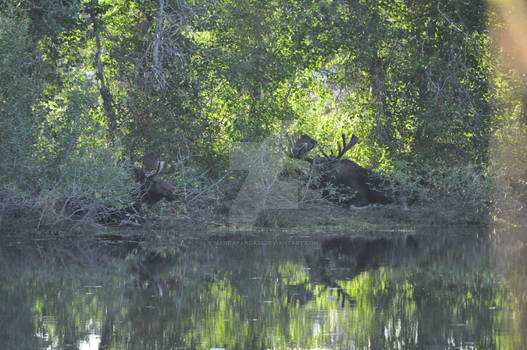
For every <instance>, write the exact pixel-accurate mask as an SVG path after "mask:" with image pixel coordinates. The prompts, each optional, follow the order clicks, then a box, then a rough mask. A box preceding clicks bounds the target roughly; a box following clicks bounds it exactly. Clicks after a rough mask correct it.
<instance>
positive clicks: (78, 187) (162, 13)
mask: <svg viewBox="0 0 527 350" xmlns="http://www.w3.org/2000/svg"><path fill="white" fill-rule="evenodd" d="M0 3H1V6H0V62H2V64H1V66H0V81H1V89H0V147H1V149H2V158H1V159H0V184H1V185H2V188H4V190H6V189H7V191H9V192H10V193H19V194H21V195H30V194H33V195H35V194H39V193H41V192H42V191H43V190H49V189H50V188H56V187H57V184H58V183H60V184H61V187H62V188H66V190H65V191H70V192H76V191H81V192H82V191H85V190H88V189H90V188H94V187H97V186H98V184H101V183H104V184H106V186H107V187H108V188H110V187H111V188H112V191H119V188H120V187H119V184H121V187H122V184H123V181H125V180H124V179H125V178H126V176H127V175H126V174H124V173H123V172H121V171H120V170H119V169H118V167H116V164H118V161H119V159H123V158H125V157H126V158H127V159H131V160H132V161H133V160H137V159H139V157H140V156H141V155H143V154H145V153H147V152H149V151H152V150H159V151H160V152H161V153H162V154H164V155H167V156H168V157H170V158H171V159H179V160H184V164H185V165H186V166H187V167H188V168H193V169H196V173H195V174H199V173H200V172H201V171H205V172H206V174H207V176H209V177H211V178H212V177H215V176H218V175H219V174H221V173H222V172H223V171H225V170H228V157H229V152H230V150H231V148H232V147H233V145H234V144H235V143H238V142H244V141H254V142H259V141H263V140H265V139H266V138H267V137H268V136H269V135H271V134H277V133H280V130H281V128H283V127H284V125H288V128H289V131H290V132H296V133H297V134H299V133H306V134H309V135H311V136H312V137H314V138H315V139H317V140H319V142H320V144H321V147H322V148H326V149H332V148H333V149H334V148H335V146H336V144H337V142H338V140H339V139H340V137H341V134H342V133H345V134H348V135H351V134H355V135H356V136H357V137H358V138H359V140H360V141H359V145H358V146H357V147H355V148H354V149H353V150H352V152H350V154H349V156H350V157H351V158H352V159H354V160H355V161H357V162H359V163H360V164H361V165H363V166H365V167H368V168H374V169H381V170H382V169H384V171H388V172H389V171H391V170H393V169H397V167H400V166H401V164H403V165H404V166H403V167H404V169H405V171H407V172H409V173H413V174H417V175H419V174H420V176H422V175H423V174H424V173H427V172H430V169H435V170H436V171H437V169H445V168H448V167H452V166H459V165H460V164H461V165H468V164H470V166H471V167H473V168H476V169H479V170H478V171H480V172H481V173H485V171H486V170H485V169H487V167H488V166H489V164H490V160H491V153H492V148H491V147H489V145H491V143H496V142H500V139H504V138H506V134H505V133H503V132H502V133H501V134H500V133H499V132H498V131H499V130H502V129H503V127H505V126H511V125H517V124H518V123H519V124H522V123H523V122H524V121H525V112H524V110H525V108H523V105H524V104H525V101H527V100H526V99H525V96H527V94H526V93H525V92H524V90H525V89H524V88H523V84H522V82H521V80H522V78H521V74H518V72H517V71H515V70H514V69H512V68H511V67H510V66H506V65H504V64H503V61H502V60H500V58H499V57H500V54H501V53H502V49H501V48H500V47H499V46H498V45H496V40H494V34H493V30H492V28H506V27H507V26H508V25H509V24H510V23H508V22H507V21H506V20H505V19H504V18H502V15H501V12H500V8H499V6H494V5H492V4H493V3H490V5H489V4H488V3H486V2H485V1H483V0H471V1H459V0H442V1H438V2H426V1H420V0H396V1H367V0H339V1H332V0H321V1H319V0H317V1H303V0H283V1H282V0H280V1H268V0H264V1H260V0H229V1H222V0H212V1H210V0H206V1H201V0H194V1H184V0H155V1H154V0H151V1H150V0H117V1H114V0H112V1H110V0H89V1H86V0H39V1H13V0H2V1H0ZM196 176H198V175H196ZM123 191H124V190H123ZM124 192H125V191H124ZM124 192H123V193H124Z"/></svg>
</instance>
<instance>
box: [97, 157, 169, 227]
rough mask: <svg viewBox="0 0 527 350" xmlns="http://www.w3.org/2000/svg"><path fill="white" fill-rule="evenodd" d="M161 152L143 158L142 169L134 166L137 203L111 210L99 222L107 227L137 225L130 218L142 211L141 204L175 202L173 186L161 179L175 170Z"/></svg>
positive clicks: (104, 213)
mask: <svg viewBox="0 0 527 350" xmlns="http://www.w3.org/2000/svg"><path fill="white" fill-rule="evenodd" d="M159 157H160V152H150V153H148V154H146V155H145V156H144V157H142V158H141V163H142V167H137V166H132V171H133V174H134V177H135V180H136V182H137V183H138V184H139V187H138V188H137V189H136V190H135V194H136V200H135V203H134V204H133V205H131V206H129V207H127V208H125V209H110V210H109V211H105V212H103V213H101V215H99V216H100V217H99V218H98V221H99V222H100V223H103V224H106V225H123V224H128V225H133V226H135V225H137V224H136V223H134V222H132V221H130V220H128V219H129V217H130V216H132V215H134V214H137V213H139V212H140V211H141V204H142V203H146V204H147V205H153V204H155V203H157V202H159V201H161V200H162V199H163V198H164V199H166V200H167V201H169V202H171V201H174V200H175V199H176V198H175V196H174V194H173V192H172V186H171V185H170V184H169V183H168V182H166V181H165V180H163V179H162V178H161V176H160V175H161V174H170V173H173V172H174V168H173V167H172V166H169V165H168V163H166V162H164V161H161V160H160V159H159Z"/></svg>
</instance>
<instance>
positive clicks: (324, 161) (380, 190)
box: [286, 134, 406, 207]
mask: <svg viewBox="0 0 527 350" xmlns="http://www.w3.org/2000/svg"><path fill="white" fill-rule="evenodd" d="M357 142H358V138H357V137H356V136H355V135H353V136H352V137H351V138H350V140H349V141H348V142H346V136H345V135H344V134H342V146H341V145H340V144H339V145H338V152H337V155H334V154H333V151H332V152H331V154H330V155H327V154H325V153H324V152H323V151H321V153H322V156H317V157H315V158H309V157H307V154H308V153H309V151H311V150H312V149H313V148H315V146H316V145H317V141H315V140H313V139H312V138H311V137H309V136H307V135H302V136H301V137H300V138H299V139H298V140H296V142H294V141H293V140H292V139H291V138H290V137H289V144H288V148H287V151H286V154H287V155H288V156H289V157H291V158H296V159H301V160H305V161H307V162H309V163H310V164H311V167H312V169H313V170H314V174H316V176H317V177H318V180H319V186H318V187H321V188H322V189H323V191H324V192H323V194H324V196H326V197H328V198H329V199H330V200H333V201H337V202H339V203H342V204H345V205H347V206H355V207H363V206H366V205H368V204H388V203H392V202H393V201H394V194H393V191H392V189H391V184H390V183H389V182H388V181H387V180H386V179H384V178H382V177H381V176H379V175H377V174H375V173H374V172H372V171H371V170H368V169H366V168H363V167H362V166H360V165H359V164H357V163H355V162H354V161H352V160H349V159H342V156H343V155H344V154H345V153H346V152H347V151H348V150H350V149H351V148H352V147H353V146H354V145H355V144H356V143H357ZM330 187H332V188H334V189H336V190H337V196H334V195H333V196H331V195H330V192H331V191H330V190H329V189H328V188H330ZM399 201H401V202H402V203H403V205H405V206H406V198H404V196H401V198H399Z"/></svg>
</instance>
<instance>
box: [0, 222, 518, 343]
mask: <svg viewBox="0 0 527 350" xmlns="http://www.w3.org/2000/svg"><path fill="white" fill-rule="evenodd" d="M463 233H465V232H463V230H460V232H459V233H457V234H456V233H448V234H446V233H444V232H442V231H441V230H439V229H438V230H437V232H427V234H421V235H416V236H412V237H410V238H406V237H402V238H401V236H402V235H396V236H392V237H389V238H384V239H373V238H353V239H350V238H349V236H350V235H349V234H348V235H346V238H342V237H340V235H334V236H331V237H329V238H328V237H326V238H316V239H315V238H310V237H307V236H305V237H295V238H291V236H272V238H270V237H271V236H265V235H264V236H261V237H259V238H254V237H253V238H251V239H250V240H245V239H241V238H240V237H243V235H240V236H237V237H236V238H231V239H217V240H211V241H192V240H186V241H184V242H180V241H178V240H175V241H173V242H168V243H165V244H162V245H159V246H148V245H146V244H140V245H137V244H134V243H127V244H119V243H115V242H109V241H100V240H97V241H95V240H86V241H81V240H78V239H75V240H73V239H72V240H64V239H63V240H40V241H31V242H26V243H22V242H4V243H2V245H0V264H1V265H0V266H1V270H0V271H1V272H0V349H6V350H7V349H83V350H84V349H207V350H208V349H213V348H224V349H514V350H517V349H525V348H527V309H526V305H527V304H526V301H527V292H526V291H527V290H526V288H525V287H526V285H527V283H526V281H527V278H526V277H527V268H526V266H527V264H526V263H527V258H526V257H527V254H525V253H527V251H526V250H525V249H524V248H522V247H521V246H520V245H515V246H514V247H512V248H513V249H511V250H509V251H508V252H507V253H504V251H503V250H501V249H496V248H495V247H494V246H493V245H492V244H490V243H489V242H488V241H486V240H484V239H483V240H482V239H474V238H473V237H474V235H473V234H470V235H466V234H465V235H464V234H463ZM336 236H338V237H336Z"/></svg>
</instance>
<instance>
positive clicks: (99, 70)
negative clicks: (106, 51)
mask: <svg viewBox="0 0 527 350" xmlns="http://www.w3.org/2000/svg"><path fill="white" fill-rule="evenodd" d="M93 31H94V34H95V43H96V45H97V51H96V53H95V69H96V73H95V75H96V77H97V80H98V81H99V92H100V94H101V98H102V105H103V108H104V110H105V112H106V117H107V122H108V130H109V136H110V140H113V138H114V136H115V132H116V130H117V122H116V117H115V111H114V108H113V97H112V94H111V92H110V90H109V89H108V87H107V86H106V82H105V81H104V67H103V65H102V60H101V56H102V47H101V37H100V30H99V26H98V25H97V23H96V21H95V20H94V23H93Z"/></svg>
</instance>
